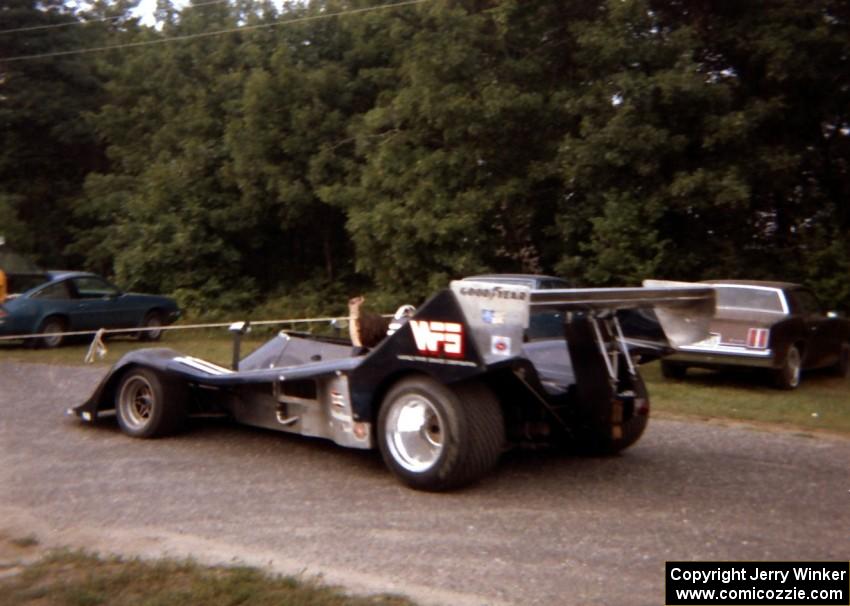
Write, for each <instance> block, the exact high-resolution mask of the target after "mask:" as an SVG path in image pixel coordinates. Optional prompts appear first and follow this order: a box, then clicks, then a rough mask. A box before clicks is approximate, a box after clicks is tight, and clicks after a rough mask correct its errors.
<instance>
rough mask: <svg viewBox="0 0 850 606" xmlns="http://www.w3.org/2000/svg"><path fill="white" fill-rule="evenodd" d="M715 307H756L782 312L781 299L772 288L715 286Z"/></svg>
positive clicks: (761, 309)
mask: <svg viewBox="0 0 850 606" xmlns="http://www.w3.org/2000/svg"><path fill="white" fill-rule="evenodd" d="M715 289H716V291H717V307H718V308H720V309H757V310H760V311H772V312H777V313H783V312H784V311H785V309H784V308H783V306H782V299H781V297H780V296H779V292H778V291H776V290H773V289H762V288H746V287H744V288H742V287H740V286H734V287H733V286H717V285H715Z"/></svg>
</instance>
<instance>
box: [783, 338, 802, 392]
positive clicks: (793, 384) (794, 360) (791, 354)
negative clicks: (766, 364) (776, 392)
mask: <svg viewBox="0 0 850 606" xmlns="http://www.w3.org/2000/svg"><path fill="white" fill-rule="evenodd" d="M802 370H803V362H802V356H800V350H799V349H797V347H796V346H794V345H792V346H791V347H789V348H788V353H786V354H785V363H784V364H783V365H782V368H780V369H779V371H777V382H778V386H779V387H780V388H782V389H795V388H797V387H798V386H799V385H800V376H801V374H802Z"/></svg>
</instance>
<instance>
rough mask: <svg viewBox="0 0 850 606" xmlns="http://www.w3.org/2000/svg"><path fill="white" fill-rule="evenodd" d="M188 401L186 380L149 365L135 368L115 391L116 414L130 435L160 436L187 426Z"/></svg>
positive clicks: (125, 431) (119, 422)
mask: <svg viewBox="0 0 850 606" xmlns="http://www.w3.org/2000/svg"><path fill="white" fill-rule="evenodd" d="M187 400H188V390H187V388H186V385H185V384H183V383H182V382H180V381H177V380H174V379H171V378H169V377H165V376H163V375H162V374H160V373H158V372H156V371H153V370H151V369H148V368H132V369H130V370H129V371H127V372H126V373H125V374H124V376H123V377H121V381H120V383H119V384H118V389H117V390H116V392H115V415H116V417H117V418H118V425H119V426H120V427H121V431H123V432H124V433H125V434H127V435H128V436H132V437H134V438H159V437H162V436H167V435H170V434H173V433H176V432H177V431H179V430H180V429H181V428H182V427H183V424H184V423H185V421H186V404H187Z"/></svg>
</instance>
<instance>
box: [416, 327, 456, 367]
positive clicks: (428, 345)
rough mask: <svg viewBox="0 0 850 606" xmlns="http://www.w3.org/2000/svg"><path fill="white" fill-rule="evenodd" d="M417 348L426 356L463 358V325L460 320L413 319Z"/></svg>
mask: <svg viewBox="0 0 850 606" xmlns="http://www.w3.org/2000/svg"><path fill="white" fill-rule="evenodd" d="M410 328H411V330H412V331H413V339H414V340H415V341H416V349H418V350H419V353H421V354H424V355H426V356H438V357H439V356H445V357H447V358H463V357H464V353H465V352H464V349H463V325H462V324H460V323H458V322H438V321H434V320H411V321H410Z"/></svg>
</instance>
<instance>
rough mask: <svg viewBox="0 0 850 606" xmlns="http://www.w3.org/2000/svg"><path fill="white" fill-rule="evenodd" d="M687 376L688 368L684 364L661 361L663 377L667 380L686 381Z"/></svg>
mask: <svg viewBox="0 0 850 606" xmlns="http://www.w3.org/2000/svg"><path fill="white" fill-rule="evenodd" d="M687 374H688V367H687V366H685V365H684V364H676V363H675V362H668V361H667V360H661V375H662V376H663V377H664V378H665V379H684V378H685V375H687Z"/></svg>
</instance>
